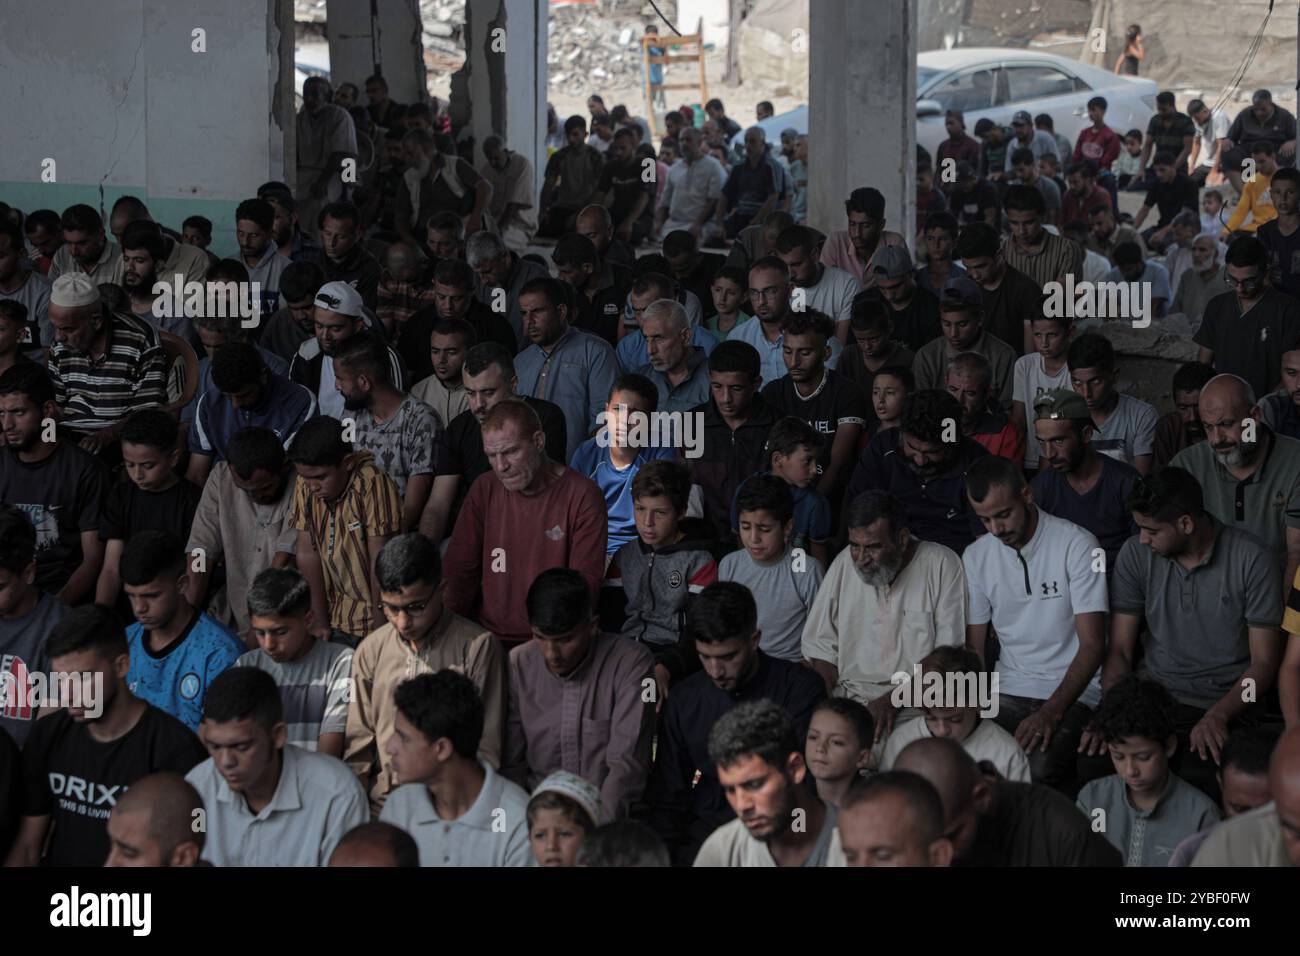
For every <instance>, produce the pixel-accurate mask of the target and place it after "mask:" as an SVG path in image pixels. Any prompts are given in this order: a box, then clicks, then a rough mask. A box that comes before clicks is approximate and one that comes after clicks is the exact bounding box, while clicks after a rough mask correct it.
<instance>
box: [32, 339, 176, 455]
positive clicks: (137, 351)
mask: <svg viewBox="0 0 1300 956" xmlns="http://www.w3.org/2000/svg"><path fill="white" fill-rule="evenodd" d="M106 331H107V335H108V340H107V347H106V349H105V351H104V354H103V355H102V356H100V357H99V358H94V357H92V356H91V355H90V354H89V353H88V352H75V351H73V350H72V349H70V348H68V347H67V346H66V345H61V344H56V345H55V346H54V347H53V349H52V350H51V352H50V363H49V369H50V378H51V379H53V381H54V400H55V402H56V403H57V404H58V406H59V408H60V409H61V410H62V412H63V424H65V425H67V426H68V427H69V428H72V429H76V430H81V431H98V430H99V429H101V428H106V427H108V426H109V425H112V424H115V423H116V422H118V421H121V420H122V419H124V418H126V416H127V415H129V414H131V413H132V412H134V411H136V410H137V409H141V408H148V407H150V406H153V405H162V404H163V403H164V402H166V400H167V353H166V352H164V351H163V348H162V344H161V340H160V338H159V336H158V330H157V329H155V328H154V327H153V326H152V325H150V324H149V323H147V322H144V321H142V320H140V319H138V318H136V317H135V316H127V315H118V314H114V315H112V316H111V317H110V318H109V320H108V323H107V327H106Z"/></svg>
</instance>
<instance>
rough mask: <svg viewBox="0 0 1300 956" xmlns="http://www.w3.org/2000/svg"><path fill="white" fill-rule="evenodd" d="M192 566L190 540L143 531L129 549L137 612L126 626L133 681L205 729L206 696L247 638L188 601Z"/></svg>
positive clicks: (133, 687)
mask: <svg viewBox="0 0 1300 956" xmlns="http://www.w3.org/2000/svg"><path fill="white" fill-rule="evenodd" d="M188 570H189V556H188V555H187V554H186V553H185V545H184V544H183V543H182V539H181V538H178V537H177V536H176V535H174V534H171V533H170V532H166V531H140V532H138V533H136V534H133V535H132V536H131V540H130V541H129V542H128V543H127V546H126V548H125V549H124V550H123V551H122V562H121V573H122V583H123V585H124V587H125V589H126V596H127V599H128V600H129V601H130V602H131V611H132V613H133V614H134V615H135V619H136V620H135V623H134V624H132V625H131V626H130V627H128V628H127V629H126V639H127V643H128V644H129V646H130V654H131V666H130V670H129V671H128V672H127V676H126V681H127V688H128V689H129V690H130V691H131V693H132V694H134V695H135V696H136V697H139V698H140V699H141V700H144V701H148V702H149V703H151V704H153V705H154V706H155V707H157V708H159V709H160V710H163V711H166V712H167V713H169V714H171V715H172V716H173V717H175V718H176V719H177V720H179V721H180V722H181V723H183V724H185V726H187V727H189V728H190V730H193V731H194V732H196V733H197V732H198V729H199V723H200V721H202V719H203V695H204V694H205V693H207V689H208V687H209V685H211V683H212V681H213V679H214V678H215V677H216V676H217V675H218V674H220V673H221V672H222V671H224V670H225V669H226V668H227V667H230V666H231V665H233V664H234V663H235V661H236V660H237V659H238V658H239V655H240V654H242V653H243V651H244V645H243V642H241V641H240V640H239V638H237V637H236V636H235V635H234V634H232V633H230V631H228V630H226V629H225V628H224V627H222V626H221V625H220V624H218V623H217V622H216V621H215V620H213V619H212V618H211V617H209V616H208V614H207V613H206V612H204V611H200V610H198V609H196V608H195V607H194V606H193V605H191V604H190V602H189V601H187V600H185V588H186V586H187V585H188V584H189V577H188V574H187V572H188Z"/></svg>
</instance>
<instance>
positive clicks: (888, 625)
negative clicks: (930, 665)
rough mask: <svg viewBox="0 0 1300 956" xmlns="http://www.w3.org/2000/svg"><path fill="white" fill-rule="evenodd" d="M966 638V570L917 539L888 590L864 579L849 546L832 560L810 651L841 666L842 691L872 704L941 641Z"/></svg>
mask: <svg viewBox="0 0 1300 956" xmlns="http://www.w3.org/2000/svg"><path fill="white" fill-rule="evenodd" d="M965 643H966V571H965V569H964V568H963V567H962V563H961V558H959V557H957V555H956V554H955V553H954V552H953V551H951V550H949V549H948V548H945V547H944V546H943V545H941V544H935V543H933V542H930V541H921V542H918V543H917V547H916V554H915V555H914V556H913V557H912V560H911V562H910V563H909V564H908V565H907V567H905V568H903V570H902V571H901V572H900V573H899V575H898V577H897V578H895V579H894V583H893V584H891V585H889V586H888V587H884V588H876V587H871V586H870V585H867V584H865V583H863V581H862V578H861V577H859V576H858V572H857V569H856V568H855V567H854V566H853V558H852V557H851V556H850V554H849V550H848V549H847V548H846V549H845V550H844V551H842V552H840V555H839V557H837V558H836V559H835V560H834V561H832V562H831V566H830V570H828V571H827V572H826V577H825V578H824V579H823V580H822V586H821V588H820V589H819V590H818V591H817V599H816V600H815V601H813V606H812V610H811V611H809V612H808V621H807V623H806V624H804V629H803V656H804V657H805V658H807V659H808V660H810V661H826V662H827V663H828V664H834V665H835V666H836V667H837V668H838V669H839V673H840V680H839V684H838V685H837V686H836V688H835V696H836V697H850V698H852V699H853V700H856V701H860V702H861V703H864V704H866V703H870V702H871V701H873V700H875V699H876V698H878V697H880V696H881V695H883V694H886V693H888V692H890V691H892V690H893V688H894V685H893V684H892V683H891V681H890V678H891V677H892V676H893V675H894V674H896V673H899V672H900V671H901V672H905V673H907V674H908V675H909V676H910V675H911V673H912V667H913V666H914V665H915V664H917V663H918V662H919V661H920V660H921V658H923V657H925V655H927V654H929V653H930V652H931V651H932V650H934V649H935V648H936V647H941V646H948V645H952V646H958V647H959V646H961V645H963V644H965Z"/></svg>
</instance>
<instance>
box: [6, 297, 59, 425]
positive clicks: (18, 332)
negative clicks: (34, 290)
mask: <svg viewBox="0 0 1300 956" xmlns="http://www.w3.org/2000/svg"><path fill="white" fill-rule="evenodd" d="M29 281H30V280H29ZM27 319H28V314H27V306H25V305H23V304H22V303H21V302H19V301H18V300H17V299H0V373H3V372H6V371H8V370H9V369H10V368H12V367H13V366H14V365H15V364H16V363H18V362H22V361H28V360H30V359H31V355H30V354H29V353H30V352H31V350H32V349H34V348H35V347H36V344H37V343H36V342H35V337H37V336H41V331H40V329H39V328H38V327H37V326H36V324H35V323H33V322H28V321H27ZM41 338H42V339H43V338H44V336H41ZM46 344H49V343H46ZM3 440H4V439H3V438H0V442H2V441H3Z"/></svg>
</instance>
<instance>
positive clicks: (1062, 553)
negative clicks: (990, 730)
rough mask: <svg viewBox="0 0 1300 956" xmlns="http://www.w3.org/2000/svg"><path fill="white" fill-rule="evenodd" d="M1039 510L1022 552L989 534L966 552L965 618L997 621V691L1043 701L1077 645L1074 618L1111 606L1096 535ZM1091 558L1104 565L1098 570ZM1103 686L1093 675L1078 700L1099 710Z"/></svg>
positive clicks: (1062, 674) (1060, 677)
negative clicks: (1098, 703) (1036, 524)
mask: <svg viewBox="0 0 1300 956" xmlns="http://www.w3.org/2000/svg"><path fill="white" fill-rule="evenodd" d="M1037 510H1038V527H1037V528H1035V529H1034V536H1033V537H1032V538H1030V539H1029V542H1028V543H1027V544H1026V545H1025V546H1024V547H1023V548H1022V549H1021V550H1020V551H1016V549H1015V548H1011V547H1008V546H1007V545H1005V544H1003V543H1002V542H1001V541H999V540H998V539H997V538H996V537H994V536H993V535H991V534H986V535H982V536H981V537H979V538H976V539H975V543H974V544H972V545H971V546H970V547H968V548H967V549H966V551H965V553H964V554H963V555H962V564H963V565H965V568H966V595H967V609H966V620H967V622H968V623H970V624H973V625H979V624H988V623H990V622H992V624H993V628H994V630H995V631H997V635H998V645H999V647H1000V649H1001V651H1000V656H999V657H998V664H997V674H998V683H999V687H998V690H999V692H1000V693H1003V694H1010V695H1011V696H1013V697H1029V698H1033V699H1034V700H1046V699H1047V698H1049V697H1051V696H1052V694H1053V693H1055V692H1056V689H1057V687H1059V686H1060V684H1061V681H1062V680H1063V679H1064V678H1065V672H1066V671H1067V670H1068V669H1069V667H1070V664H1071V662H1072V661H1073V660H1074V656H1075V654H1076V653H1078V650H1079V632H1078V631H1077V630H1076V629H1075V625H1074V616H1075V615H1076V614H1087V613H1090V612H1092V611H1100V612H1101V613H1103V614H1105V613H1106V612H1107V610H1108V607H1109V605H1108V602H1107V596H1106V572H1105V564H1104V559H1103V560H1102V561H1101V562H1095V561H1094V554H1093V551H1094V549H1096V551H1097V554H1104V552H1102V551H1101V545H1100V544H1099V543H1098V542H1097V539H1096V538H1095V537H1094V536H1093V535H1092V534H1090V533H1089V532H1087V531H1085V530H1084V529H1083V528H1080V527H1079V526H1078V525H1077V524H1074V523H1073V522H1070V521H1066V520H1064V519H1062V518H1056V517H1053V516H1052V515H1049V514H1048V513H1047V512H1046V511H1044V510H1043V509H1042V508H1039V509H1037ZM1094 563H1096V564H1098V566H1100V567H1101V570H1099V571H1094V570H1093V566H1094ZM1100 699H1101V685H1100V684H1099V683H1098V681H1097V675H1096V674H1094V675H1093V677H1092V680H1091V681H1090V682H1089V684H1088V686H1087V687H1086V688H1085V689H1084V692H1083V693H1082V694H1081V695H1080V697H1079V701H1080V703H1083V704H1086V705H1087V706H1089V707H1095V706H1096V705H1097V702H1098V701H1099V700H1100Z"/></svg>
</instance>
